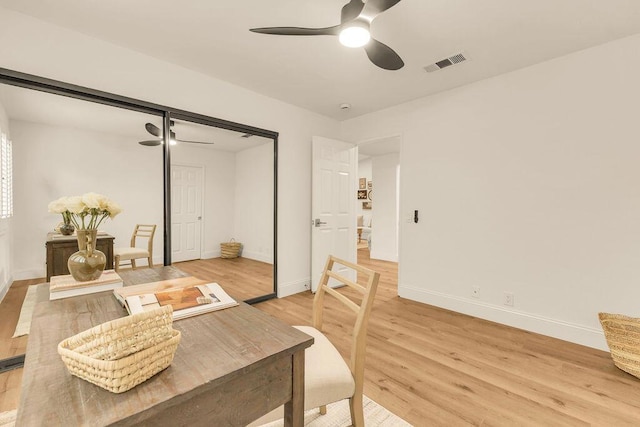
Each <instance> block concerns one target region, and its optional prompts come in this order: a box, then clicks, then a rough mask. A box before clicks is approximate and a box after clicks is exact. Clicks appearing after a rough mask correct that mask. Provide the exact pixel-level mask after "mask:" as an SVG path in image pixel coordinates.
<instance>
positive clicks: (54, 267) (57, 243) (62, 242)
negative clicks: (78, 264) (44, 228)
mask: <svg viewBox="0 0 640 427" xmlns="http://www.w3.org/2000/svg"><path fill="white" fill-rule="evenodd" d="M113 239H114V237H113V236H110V235H108V234H98V243H97V245H96V249H98V250H99V251H101V252H103V253H104V254H105V256H106V257H107V264H106V266H105V269H106V270H111V269H113ZM46 246H47V282H48V281H49V279H51V276H62V275H64V274H69V268H67V260H69V257H70V256H71V254H73V253H74V252H77V251H78V240H77V239H76V236H63V235H62V234H60V233H47V243H46Z"/></svg>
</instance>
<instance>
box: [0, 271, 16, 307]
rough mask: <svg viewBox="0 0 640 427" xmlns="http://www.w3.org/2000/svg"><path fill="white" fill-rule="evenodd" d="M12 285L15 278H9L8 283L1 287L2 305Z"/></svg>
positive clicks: (0, 301)
mask: <svg viewBox="0 0 640 427" xmlns="http://www.w3.org/2000/svg"><path fill="white" fill-rule="evenodd" d="M12 283H13V278H12V277H11V276H9V278H8V279H7V281H6V282H5V283H3V284H2V286H1V287H0V303H2V300H3V299H4V297H5V296H6V295H7V292H9V287H10V286H11V284H12Z"/></svg>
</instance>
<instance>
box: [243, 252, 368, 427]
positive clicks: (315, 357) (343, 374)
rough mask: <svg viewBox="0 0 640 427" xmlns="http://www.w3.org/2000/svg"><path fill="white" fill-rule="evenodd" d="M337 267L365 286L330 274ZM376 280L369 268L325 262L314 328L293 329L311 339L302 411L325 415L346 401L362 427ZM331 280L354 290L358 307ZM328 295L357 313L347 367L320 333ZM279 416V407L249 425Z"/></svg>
mask: <svg viewBox="0 0 640 427" xmlns="http://www.w3.org/2000/svg"><path fill="white" fill-rule="evenodd" d="M336 264H337V265H341V266H344V267H347V268H349V269H351V270H355V271H356V272H357V273H358V274H359V275H360V278H361V279H362V278H364V280H365V283H366V284H365V285H364V286H362V285H359V284H357V283H354V282H352V281H351V280H349V279H347V278H345V277H343V276H342V275H340V274H338V273H337V272H336V271H333V266H334V265H336ZM379 278H380V274H379V273H376V272H374V271H373V270H369V269H368V268H364V267H361V266H359V265H356V264H352V263H350V262H347V261H343V260H340V259H338V258H336V257H334V256H329V259H327V263H326V265H325V269H324V273H323V274H322V278H321V279H320V284H319V285H318V290H317V292H316V295H315V297H314V299H313V327H311V326H295V328H297V329H299V330H301V331H302V332H304V333H306V334H308V335H311V336H312V337H313V339H314V343H313V345H312V346H311V347H309V348H308V349H307V350H306V351H305V363H304V365H305V366H304V369H305V378H304V389H305V390H304V409H305V410H309V409H313V408H318V407H319V408H320V413H321V414H326V411H327V407H326V405H327V404H329V403H333V402H337V401H339V400H343V399H349V406H350V409H351V423H352V425H353V426H355V427H361V426H364V414H363V407H362V391H363V387H364V360H365V353H366V348H365V345H366V339H367V324H368V320H369V313H370V312H371V307H372V306H373V299H374V297H375V294H376V289H377V287H378V280H379ZM330 279H333V280H332V286H333V283H334V282H338V284H341V285H346V286H345V287H344V288H342V289H341V290H340V291H342V290H345V289H349V290H355V291H357V292H358V293H359V294H360V295H361V296H362V301H361V302H360V305H358V304H357V303H355V302H354V301H352V300H351V299H350V298H348V297H346V296H345V295H344V294H343V293H342V292H339V290H338V289H334V288H332V287H329V280H330ZM327 294H329V295H331V296H333V297H335V299H336V300H337V301H339V302H341V303H343V304H344V305H346V306H347V307H348V308H349V309H351V310H353V311H354V312H355V313H356V318H355V326H354V328H353V334H352V338H351V352H350V361H349V363H348V364H347V363H346V362H345V361H344V359H343V358H342V356H341V355H340V353H339V352H338V350H337V349H336V348H335V347H334V346H333V345H332V344H331V342H330V341H329V340H328V339H327V337H325V335H324V334H323V333H322V332H320V331H321V329H322V318H323V316H322V315H323V308H324V300H325V295H327ZM360 295H359V296H360ZM358 299H359V298H358ZM282 416H283V407H280V408H278V409H276V410H274V411H272V412H270V413H269V414H267V415H265V416H264V417H262V418H260V419H258V420H257V421H256V422H255V423H253V424H252V425H261V424H264V423H267V422H269V421H271V420H275V419H277V418H282Z"/></svg>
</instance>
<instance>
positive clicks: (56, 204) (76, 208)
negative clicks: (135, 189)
mask: <svg viewBox="0 0 640 427" xmlns="http://www.w3.org/2000/svg"><path fill="white" fill-rule="evenodd" d="M49 212H51V213H57V214H61V215H62V219H63V220H64V222H65V224H68V223H69V222H71V223H72V224H73V225H74V226H75V228H76V230H97V229H98V226H99V225H100V224H101V223H102V221H104V219H105V218H107V217H109V218H112V219H113V218H114V217H115V216H116V215H118V214H119V213H120V212H122V208H120V206H119V205H118V204H117V203H116V202H114V201H113V200H110V199H109V198H107V197H106V196H103V195H102V194H97V193H87V194H84V195H82V196H71V197H61V198H59V199H57V200H54V201H53V202H51V203H49Z"/></svg>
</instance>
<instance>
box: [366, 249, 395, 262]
mask: <svg viewBox="0 0 640 427" xmlns="http://www.w3.org/2000/svg"><path fill="white" fill-rule="evenodd" d="M369 254H370V257H371V259H378V260H382V261H392V262H398V254H393V253H391V252H384V251H376V250H374V249H371V251H370V252H369Z"/></svg>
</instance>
